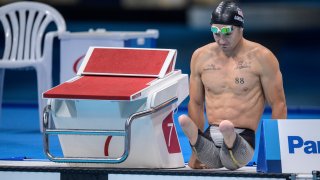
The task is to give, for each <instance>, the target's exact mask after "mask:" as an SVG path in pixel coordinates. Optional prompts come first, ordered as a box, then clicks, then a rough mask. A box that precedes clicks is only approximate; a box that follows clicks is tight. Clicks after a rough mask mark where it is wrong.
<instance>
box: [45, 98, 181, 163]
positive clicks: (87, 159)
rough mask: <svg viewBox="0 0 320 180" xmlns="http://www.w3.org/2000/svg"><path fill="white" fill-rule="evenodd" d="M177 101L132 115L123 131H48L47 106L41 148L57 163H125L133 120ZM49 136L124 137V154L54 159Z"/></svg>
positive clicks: (49, 111) (174, 99)
mask: <svg viewBox="0 0 320 180" xmlns="http://www.w3.org/2000/svg"><path fill="white" fill-rule="evenodd" d="M176 101H178V97H173V98H171V99H169V100H167V101H165V102H163V103H162V104H159V105H158V106H156V107H152V108H150V109H148V110H144V111H140V112H136V113H133V114H132V115H131V116H130V117H129V118H128V119H127V120H126V122H125V130H91V129H90V130H88V129H50V128H49V122H50V117H51V116H50V113H51V105H47V106H46V107H45V108H44V110H43V146H44V153H45V154H46V156H47V157H48V158H49V159H50V160H51V161H53V162H59V163H110V164H115V163H121V162H123V161H125V160H126V159H127V158H128V156H129V153H130V140H131V124H132V122H133V120H135V119H138V118H140V117H144V116H147V115H150V114H153V113H155V112H157V111H159V110H161V109H163V108H165V107H167V106H169V105H171V104H173V103H175V102H176ZM49 135H95V136H102V135H106V136H124V137H125V139H124V143H125V147H124V153H123V154H122V155H121V156H120V157H118V158H95V157H55V156H54V155H52V154H51V153H50V148H49V144H50V143H49Z"/></svg>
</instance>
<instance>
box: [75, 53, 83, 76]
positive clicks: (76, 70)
mask: <svg viewBox="0 0 320 180" xmlns="http://www.w3.org/2000/svg"><path fill="white" fill-rule="evenodd" d="M84 56H85V55H82V56H80V57H79V58H78V59H76V61H75V62H74V64H73V72H74V73H77V72H78V64H79V62H80V61H81V60H82V59H83V58H84Z"/></svg>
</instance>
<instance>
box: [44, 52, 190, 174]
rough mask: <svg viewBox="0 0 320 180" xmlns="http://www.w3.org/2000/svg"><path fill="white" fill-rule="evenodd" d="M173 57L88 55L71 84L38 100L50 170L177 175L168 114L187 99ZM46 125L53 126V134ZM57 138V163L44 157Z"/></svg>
mask: <svg viewBox="0 0 320 180" xmlns="http://www.w3.org/2000/svg"><path fill="white" fill-rule="evenodd" d="M176 56H177V51H176V50H173V49H141V48H110V47H109V48H106V47H90V48H89V50H88V52H87V54H86V56H85V58H84V61H83V62H82V64H81V66H80V68H79V71H78V73H77V76H76V77H74V78H72V79H70V80H68V81H66V82H65V83H62V84H60V85H58V86H56V87H54V88H52V89H50V90H48V91H47V92H45V93H44V94H43V98H46V99H48V105H47V106H46V108H45V109H44V118H43V124H44V125H43V126H44V128H43V130H44V132H43V134H44V150H45V153H46V155H47V156H48V158H49V159H50V160H52V161H54V162H64V163H72V164H73V165H74V164H77V163H101V164H103V166H105V167H126V168H132V167H134V168H178V167H184V160H183V156H182V153H181V149H180V145H179V140H178V137H177V133H176V129H175V125H174V121H173V111H174V110H175V109H176V108H177V107H178V106H179V104H180V103H181V102H182V101H183V100H184V99H185V98H186V97H187V96H188V94H189V90H188V89H189V84H188V75H187V74H182V73H181V71H180V70H175V69H174V67H175V61H176ZM53 124H54V126H53ZM50 135H58V137H59V141H60V144H61V148H62V151H63V157H56V156H54V155H53V154H51V153H50V147H49V136H50Z"/></svg>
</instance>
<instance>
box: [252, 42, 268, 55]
mask: <svg viewBox="0 0 320 180" xmlns="http://www.w3.org/2000/svg"><path fill="white" fill-rule="evenodd" d="M247 44H248V48H249V49H250V53H253V54H256V55H258V56H260V57H261V56H264V55H265V54H268V53H271V51H270V50H269V49H268V48H267V47H265V46H263V45H262V44H260V43H257V42H253V41H248V40H247Z"/></svg>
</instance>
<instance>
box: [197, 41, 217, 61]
mask: <svg viewBox="0 0 320 180" xmlns="http://www.w3.org/2000/svg"><path fill="white" fill-rule="evenodd" d="M217 48H218V45H217V43H210V44H206V45H204V46H201V47H199V48H197V49H196V50H195V51H194V52H193V55H194V56H196V57H197V58H200V57H208V56H212V55H214V54H216V53H217Z"/></svg>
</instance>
